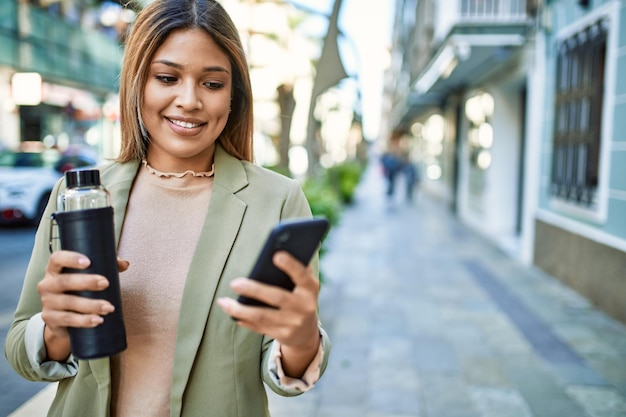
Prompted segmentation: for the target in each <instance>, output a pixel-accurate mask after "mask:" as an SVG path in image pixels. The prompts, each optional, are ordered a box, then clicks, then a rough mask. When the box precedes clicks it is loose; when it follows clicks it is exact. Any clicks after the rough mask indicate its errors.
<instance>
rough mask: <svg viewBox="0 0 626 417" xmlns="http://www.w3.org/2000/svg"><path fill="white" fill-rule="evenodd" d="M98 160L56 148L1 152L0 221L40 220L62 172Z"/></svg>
mask: <svg viewBox="0 0 626 417" xmlns="http://www.w3.org/2000/svg"><path fill="white" fill-rule="evenodd" d="M96 162H97V161H96V160H95V159H93V158H91V157H89V156H84V155H76V154H71V155H63V154H61V153H60V152H58V151H56V150H53V149H48V150H44V151H41V152H14V151H3V152H0V223H5V224H6V223H31V224H37V223H39V220H40V218H41V215H42V214H43V211H44V209H45V207H46V204H47V203H48V199H49V197H50V192H51V191H52V188H53V187H54V185H55V183H56V182H57V181H58V180H59V178H61V177H62V176H63V173H64V172H65V171H67V170H68V169H72V168H79V167H85V166H91V165H95V164H96Z"/></svg>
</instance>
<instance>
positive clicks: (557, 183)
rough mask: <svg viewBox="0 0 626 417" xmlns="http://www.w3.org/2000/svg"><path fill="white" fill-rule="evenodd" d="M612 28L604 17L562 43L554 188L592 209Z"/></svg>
mask: <svg viewBox="0 0 626 417" xmlns="http://www.w3.org/2000/svg"><path fill="white" fill-rule="evenodd" d="M607 30H608V22H607V21H606V19H602V20H600V21H598V22H596V23H594V24H592V25H589V26H587V27H586V28H584V29H583V30H582V31H580V32H578V33H576V34H574V35H572V36H570V37H569V38H567V39H564V40H562V41H561V42H560V43H559V45H558V57H557V73H556V95H555V113H554V114H555V122H554V149H553V154H552V176H551V187H550V193H551V194H552V196H553V197H555V198H556V199H558V200H562V201H566V202H567V203H571V204H574V205H577V206H580V207H583V208H588V209H592V210H593V209H595V208H596V207H597V205H598V177H599V170H600V167H599V161H600V143H601V128H602V111H603V101H604V94H603V92H604V72H605V71H604V67H605V56H606V43H607Z"/></svg>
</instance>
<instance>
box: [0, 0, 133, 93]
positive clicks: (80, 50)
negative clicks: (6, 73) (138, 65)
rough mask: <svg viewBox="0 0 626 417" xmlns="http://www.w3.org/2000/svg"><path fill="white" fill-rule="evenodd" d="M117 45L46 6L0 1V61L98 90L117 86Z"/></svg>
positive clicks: (119, 48)
mask: <svg viewBox="0 0 626 417" xmlns="http://www.w3.org/2000/svg"><path fill="white" fill-rule="evenodd" d="M121 59H122V47H121V45H120V44H119V42H117V40H115V39H111V38H109V37H107V36H106V35H104V34H102V33H99V32H97V31H95V30H85V29H82V28H80V27H78V26H75V25H72V24H71V23H69V22H66V21H64V20H63V19H62V18H59V17H56V16H52V15H50V14H48V13H47V12H45V11H43V10H40V9H37V8H35V7H30V6H27V5H25V4H23V5H19V6H18V4H17V2H15V1H6V0H2V1H0V64H4V65H8V66H11V67H14V68H15V69H16V70H18V71H35V72H39V73H41V74H42V76H43V77H44V78H48V79H50V80H55V81H63V80H68V81H72V82H73V83H78V84H83V85H85V86H88V87H90V88H95V89H101V90H103V91H115V90H117V79H118V76H119V70H120V66H121Z"/></svg>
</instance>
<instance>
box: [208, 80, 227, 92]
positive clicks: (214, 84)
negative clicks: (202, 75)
mask: <svg viewBox="0 0 626 417" xmlns="http://www.w3.org/2000/svg"><path fill="white" fill-rule="evenodd" d="M204 85H205V86H206V87H207V88H208V89H209V90H219V89H220V88H223V87H224V83H219V82H212V81H208V82H206V83H204Z"/></svg>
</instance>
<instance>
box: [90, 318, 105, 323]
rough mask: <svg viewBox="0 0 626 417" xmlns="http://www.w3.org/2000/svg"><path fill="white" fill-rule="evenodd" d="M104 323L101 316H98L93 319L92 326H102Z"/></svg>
mask: <svg viewBox="0 0 626 417" xmlns="http://www.w3.org/2000/svg"><path fill="white" fill-rule="evenodd" d="M103 322H104V319H103V318H102V317H100V316H96V317H93V318H92V319H91V323H92V324H102V323H103Z"/></svg>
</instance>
